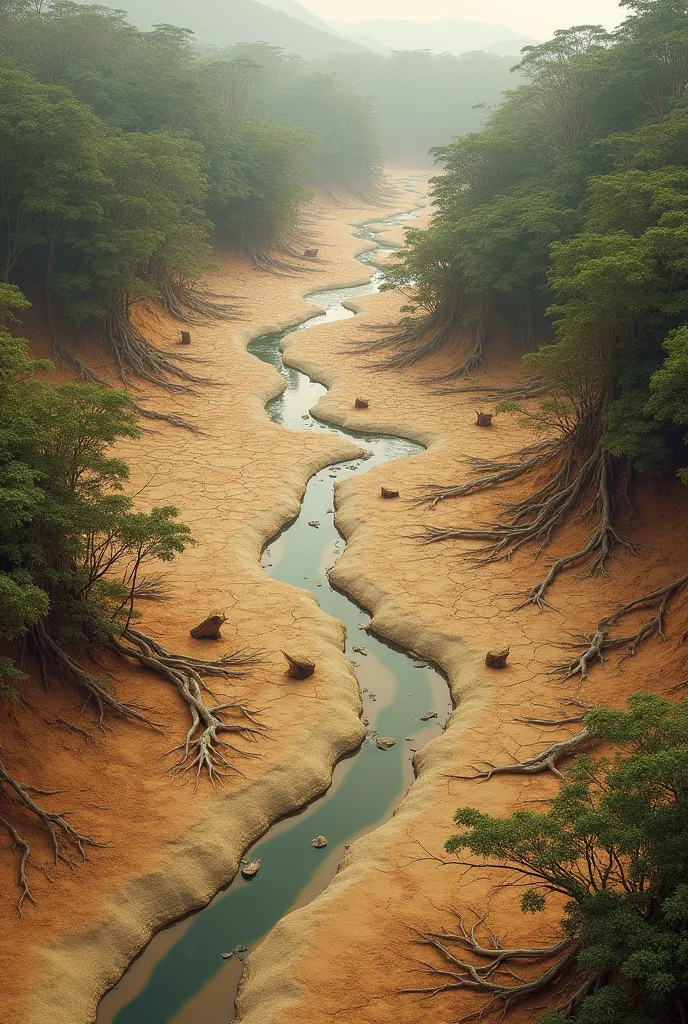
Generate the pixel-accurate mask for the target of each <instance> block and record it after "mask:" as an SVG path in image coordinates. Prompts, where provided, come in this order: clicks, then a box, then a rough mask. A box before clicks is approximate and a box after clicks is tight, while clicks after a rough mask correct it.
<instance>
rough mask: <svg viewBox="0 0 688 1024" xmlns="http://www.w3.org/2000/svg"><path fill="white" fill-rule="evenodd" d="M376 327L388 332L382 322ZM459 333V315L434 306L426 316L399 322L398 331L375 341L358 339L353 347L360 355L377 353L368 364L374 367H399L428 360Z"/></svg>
mask: <svg viewBox="0 0 688 1024" xmlns="http://www.w3.org/2000/svg"><path fill="white" fill-rule="evenodd" d="M378 330H379V331H381V332H389V331H390V330H392V328H391V327H390V325H385V326H383V327H380V328H378ZM460 332H461V318H460V316H458V315H456V314H454V313H450V314H447V313H446V312H445V311H444V310H442V309H438V310H435V311H434V312H432V313H430V314H429V315H428V316H427V317H423V318H420V319H416V320H411V319H409V320H407V321H405V322H404V321H402V325H401V330H394V331H393V333H391V334H389V333H385V336H384V337H382V338H378V339H377V340H376V341H370V340H367V341H362V342H359V343H357V344H356V346H355V347H356V348H357V350H358V351H359V352H360V353H361V354H364V355H379V358H378V359H376V360H375V361H374V362H373V363H372V366H373V368H374V369H379V370H383V369H397V370H403V369H406V368H407V367H409V366H415V365H416V364H417V363H420V362H423V361H424V360H425V359H429V358H430V356H433V355H436V354H437V353H438V352H441V351H442V350H443V349H445V348H447V347H449V346H450V345H452V346H454V345H456V338H457V336H458V335H459V334H460ZM468 358H470V356H469V357H468Z"/></svg>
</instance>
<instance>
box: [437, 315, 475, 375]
mask: <svg viewBox="0 0 688 1024" xmlns="http://www.w3.org/2000/svg"><path fill="white" fill-rule="evenodd" d="M484 350H485V322H484V320H480V322H479V323H478V325H477V326H476V329H475V337H474V339H473V348H472V349H471V350H470V352H469V353H468V355H467V356H466V358H465V359H464V360H463V362H462V363H461V364H460V365H459V366H457V367H456V369H455V370H449V372H448V373H442V374H440V376H439V377H428V378H427V383H429V384H443V383H444V382H445V381H448V380H457V379H459V378H460V377H472V376H473V375H474V374H476V373H479V372H480V370H484V369H485V364H484V363H483V352H484Z"/></svg>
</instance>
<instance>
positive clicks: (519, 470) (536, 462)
mask: <svg viewBox="0 0 688 1024" xmlns="http://www.w3.org/2000/svg"><path fill="white" fill-rule="evenodd" d="M560 449H561V454H564V451H563V449H564V446H563V445H562V443H561V440H558V441H539V442H537V443H536V444H532V445H528V447H526V448H521V449H519V451H517V452H513V454H511V455H508V456H506V457H505V459H506V461H502V462H497V461H495V460H493V459H471V460H470V463H471V465H472V466H473V467H474V469H475V470H476V471H478V472H479V474H480V475H479V476H475V477H472V478H471V479H470V480H467V481H466V483H465V484H454V485H451V486H447V485H446V484H444V485H443V484H427V485H425V486H424V487H423V495H422V496H421V497H420V498H418V499H417V500H416V504H417V505H425V504H426V503H428V505H427V507H428V508H436V507H437V505H438V504H439V503H440V502H441V501H448V500H449V499H451V498H462V497H465V495H467V494H471V493H473V492H474V491H484V490H486V489H487V488H489V487H498V486H499V485H500V484H504V483H508V482H509V481H511V480H517V479H518V478H519V477H521V476H525V474H526V473H530V472H531V470H535V469H537V468H538V467H540V466H544V465H546V464H547V463H548V462H550V461H551V460H552V459H553V458H555V457H556V456H557V453H558V451H559V450H560ZM431 532H432V531H431ZM439 539H442V538H439V537H438V540H439Z"/></svg>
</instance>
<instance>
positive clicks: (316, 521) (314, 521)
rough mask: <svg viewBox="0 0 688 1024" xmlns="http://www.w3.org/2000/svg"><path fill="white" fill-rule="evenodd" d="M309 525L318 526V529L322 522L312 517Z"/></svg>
mask: <svg viewBox="0 0 688 1024" xmlns="http://www.w3.org/2000/svg"><path fill="white" fill-rule="evenodd" d="M308 525H309V526H314V527H315V528H316V530H317V528H318V527H319V526H320V522H319V520H317V519H311V521H310V523H309V524H308Z"/></svg>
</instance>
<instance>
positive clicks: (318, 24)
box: [259, 0, 332, 33]
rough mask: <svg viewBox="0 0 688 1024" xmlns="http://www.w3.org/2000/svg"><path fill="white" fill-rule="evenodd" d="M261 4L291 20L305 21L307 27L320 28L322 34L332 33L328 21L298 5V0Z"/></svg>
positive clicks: (261, 1)
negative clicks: (286, 15)
mask: <svg viewBox="0 0 688 1024" xmlns="http://www.w3.org/2000/svg"><path fill="white" fill-rule="evenodd" d="M259 2H260V3H262V4H264V5H265V6H266V7H272V9H273V11H282V13H283V14H288V15H289V17H290V18H296V19H297V20H298V21H305V22H306V24H307V25H311V26H312V27H313V28H319V29H320V30H321V32H328V33H331V32H332V26H331V25H328V24H327V22H326V21H323V20H322V18H319V17H318V15H317V14H313V12H312V11H309V10H308V8H307V7H304V6H303V4H299V3H297V2H296V0H259Z"/></svg>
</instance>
